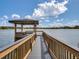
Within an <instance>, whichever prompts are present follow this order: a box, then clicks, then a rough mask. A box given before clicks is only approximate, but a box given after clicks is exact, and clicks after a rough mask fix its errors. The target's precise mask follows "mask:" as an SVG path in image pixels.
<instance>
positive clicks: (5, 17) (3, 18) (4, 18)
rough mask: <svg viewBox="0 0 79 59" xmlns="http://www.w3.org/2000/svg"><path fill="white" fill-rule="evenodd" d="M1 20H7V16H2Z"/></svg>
mask: <svg viewBox="0 0 79 59" xmlns="http://www.w3.org/2000/svg"><path fill="white" fill-rule="evenodd" d="M0 19H1V20H6V19H8V16H7V15H4V16H3V17H0Z"/></svg>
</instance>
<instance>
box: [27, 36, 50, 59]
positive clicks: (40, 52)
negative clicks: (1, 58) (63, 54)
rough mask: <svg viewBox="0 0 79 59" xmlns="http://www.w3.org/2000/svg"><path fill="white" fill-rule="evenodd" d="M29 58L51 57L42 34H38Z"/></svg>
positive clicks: (42, 58)
mask: <svg viewBox="0 0 79 59" xmlns="http://www.w3.org/2000/svg"><path fill="white" fill-rule="evenodd" d="M28 59H51V57H50V55H49V53H48V50H47V47H46V45H45V43H44V40H43V37H42V35H40V36H37V38H36V42H35V45H34V46H33V48H32V52H31V54H30V55H29V57H28Z"/></svg>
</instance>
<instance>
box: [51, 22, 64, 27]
mask: <svg viewBox="0 0 79 59" xmlns="http://www.w3.org/2000/svg"><path fill="white" fill-rule="evenodd" d="M63 26H64V24H63V23H56V22H54V23H52V24H50V27H63Z"/></svg>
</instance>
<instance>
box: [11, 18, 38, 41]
mask: <svg viewBox="0 0 79 59" xmlns="http://www.w3.org/2000/svg"><path fill="white" fill-rule="evenodd" d="M9 22H10V23H14V25H15V41H17V40H18V39H20V38H23V37H24V35H25V34H24V32H23V25H33V29H34V31H33V32H35V34H36V26H37V25H38V24H39V22H38V20H33V19H17V20H9ZM18 24H19V25H21V28H20V29H21V32H17V29H18V28H17V25H18Z"/></svg>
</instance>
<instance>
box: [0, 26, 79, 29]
mask: <svg viewBox="0 0 79 59" xmlns="http://www.w3.org/2000/svg"><path fill="white" fill-rule="evenodd" d="M17 28H18V29H20V28H21V27H17ZM0 29H14V27H9V26H0ZM24 29H33V27H25V28H24ZM37 29H79V26H74V27H70V26H64V27H37Z"/></svg>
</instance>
